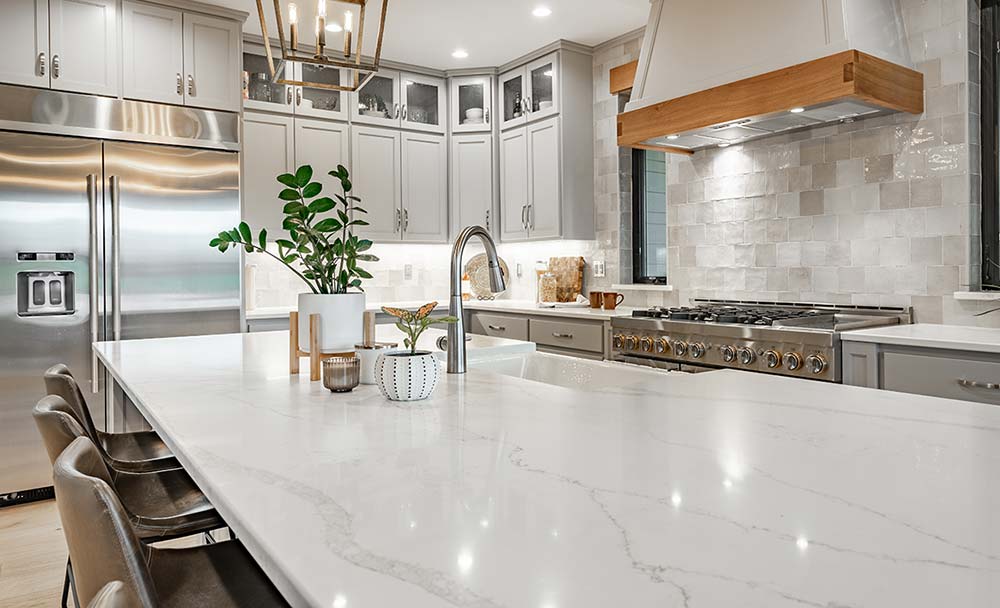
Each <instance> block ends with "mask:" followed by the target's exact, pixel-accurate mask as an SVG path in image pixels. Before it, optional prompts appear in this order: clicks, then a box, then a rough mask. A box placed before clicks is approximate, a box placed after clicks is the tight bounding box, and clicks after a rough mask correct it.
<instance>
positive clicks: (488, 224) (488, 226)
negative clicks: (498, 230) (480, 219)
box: [486, 209, 490, 232]
mask: <svg viewBox="0 0 1000 608" xmlns="http://www.w3.org/2000/svg"><path fill="white" fill-rule="evenodd" d="M486 231H487V232H489V231H490V210H489V209H487V210H486Z"/></svg>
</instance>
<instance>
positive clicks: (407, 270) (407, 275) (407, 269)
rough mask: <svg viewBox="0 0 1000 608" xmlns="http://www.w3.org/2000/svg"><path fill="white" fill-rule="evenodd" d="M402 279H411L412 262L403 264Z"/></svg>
mask: <svg viewBox="0 0 1000 608" xmlns="http://www.w3.org/2000/svg"><path fill="white" fill-rule="evenodd" d="M403 280H404V281H412V280H413V264H403Z"/></svg>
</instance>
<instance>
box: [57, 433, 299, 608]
mask: <svg viewBox="0 0 1000 608" xmlns="http://www.w3.org/2000/svg"><path fill="white" fill-rule="evenodd" d="M104 471H106V468H105V466H104V461H103V459H102V458H101V454H100V453H99V452H98V451H97V448H96V446H94V444H93V443H92V442H91V441H90V439H89V438H87V437H80V438H78V439H76V440H74V441H73V443H71V444H70V445H69V447H67V448H66V450H64V451H63V453H62V454H61V455H60V456H59V458H57V459H56V463H55V466H54V467H53V477H54V484H55V489H56V504H57V506H58V507H59V517H60V518H61V519H62V524H63V531H64V533H65V535H66V544H67V545H68V546H69V554H70V558H71V559H72V560H73V563H74V564H79V566H77V567H76V569H75V570H76V582H77V588H78V590H79V592H80V598H81V599H82V600H83V601H85V602H90V601H91V600H92V599H93V598H94V597H95V596H97V594H98V592H99V591H100V590H101V588H102V587H103V586H104V585H106V584H107V583H108V582H111V581H122V582H123V583H124V586H125V588H126V592H127V594H128V595H130V596H131V598H132V599H134V602H130V605H135V606H142V607H144V608H156V607H165V608H169V607H172V606H185V607H190V606H212V607H213V608H225V607H227V606H233V607H236V606H239V607H243V608H265V607H268V608H270V607H271V606H287V603H286V602H285V601H284V600H283V599H282V597H281V595H280V594H279V593H278V590H277V589H275V587H274V585H272V584H271V582H270V581H269V580H268V579H267V577H266V576H265V574H264V572H263V571H262V570H261V569H260V567H259V566H257V564H256V563H255V562H254V561H253V558H251V557H250V554H249V553H247V551H246V549H244V548H243V545H241V544H240V543H239V542H238V541H222V542H218V543H215V544H211V545H202V546H199V547H189V548H185V549H159V548H156V547H151V546H149V545H143V544H142V543H141V542H139V539H138V538H136V536H135V533H134V532H133V531H132V526H131V525H130V524H129V519H128V513H126V511H125V509H124V507H123V506H122V504H121V502H120V501H119V500H118V497H117V496H116V495H115V492H114V490H113V489H112V488H111V486H110V485H109V484H108V483H107V481H106V480H105V479H104V478H103V477H102V473H103V472H104Z"/></svg>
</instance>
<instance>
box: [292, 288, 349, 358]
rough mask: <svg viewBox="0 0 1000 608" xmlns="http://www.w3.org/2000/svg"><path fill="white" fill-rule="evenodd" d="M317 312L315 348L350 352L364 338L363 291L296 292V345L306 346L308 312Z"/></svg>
mask: <svg viewBox="0 0 1000 608" xmlns="http://www.w3.org/2000/svg"><path fill="white" fill-rule="evenodd" d="M317 313H318V314H319V316H320V321H319V327H320V331H319V350H320V352H324V353H346V352H353V351H354V345H355V344H357V343H358V342H361V340H362V339H363V338H364V335H363V333H364V332H363V328H362V324H363V323H364V315H365V294H363V293H339V294H315V293H300V294H299V349H300V350H303V351H308V350H309V316H310V315H313V314H317Z"/></svg>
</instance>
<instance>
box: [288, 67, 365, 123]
mask: <svg viewBox="0 0 1000 608" xmlns="http://www.w3.org/2000/svg"><path fill="white" fill-rule="evenodd" d="M350 78H351V75H350V72H349V71H348V70H341V69H340V68H333V67H324V66H317V65H312V64H308V63H296V64H295V80H299V81H302V82H315V83H320V84H333V85H342V84H347V81H348V80H349V79H350ZM349 97H350V95H349V94H348V93H345V92H344V91H334V90H328V89H317V88H312V87H310V88H305V87H295V114H296V115H297V116H315V117H316V118H333V119H337V120H347V117H348V112H347V100H348V98H349Z"/></svg>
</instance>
